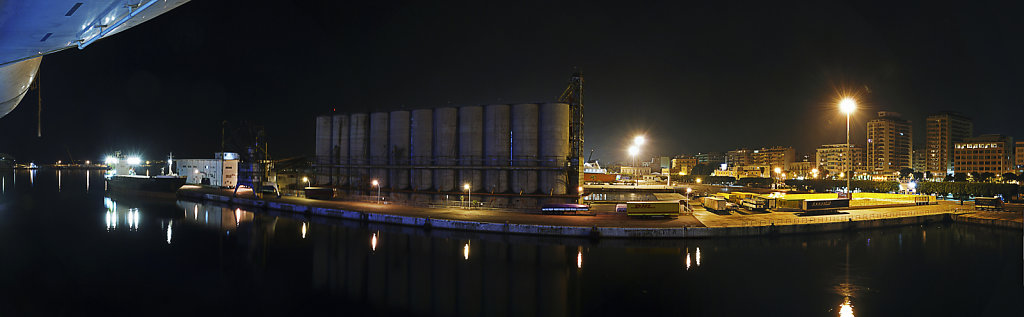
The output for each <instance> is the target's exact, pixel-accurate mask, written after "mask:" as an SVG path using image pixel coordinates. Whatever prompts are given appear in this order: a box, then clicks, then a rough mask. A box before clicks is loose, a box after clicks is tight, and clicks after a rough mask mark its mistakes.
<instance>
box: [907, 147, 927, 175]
mask: <svg viewBox="0 0 1024 317" xmlns="http://www.w3.org/2000/svg"><path fill="white" fill-rule="evenodd" d="M910 166H911V168H913V169H914V171H915V172H924V171H926V170H927V169H926V168H925V166H926V165H925V153H924V150H922V149H914V153H913V161H912V163H911V164H910Z"/></svg>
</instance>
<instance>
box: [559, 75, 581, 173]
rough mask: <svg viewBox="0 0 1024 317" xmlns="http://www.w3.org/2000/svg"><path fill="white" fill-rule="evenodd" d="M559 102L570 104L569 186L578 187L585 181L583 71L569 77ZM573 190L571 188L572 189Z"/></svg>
mask: <svg viewBox="0 0 1024 317" xmlns="http://www.w3.org/2000/svg"><path fill="white" fill-rule="evenodd" d="M558 102H562V103H566V104H569V115H570V118H569V157H568V158H567V161H568V162H569V166H567V167H566V168H567V169H568V170H567V173H568V175H569V177H568V184H566V185H568V186H567V187H568V188H577V187H578V186H580V184H582V183H583V173H581V171H582V168H583V73H582V72H580V71H578V70H577V71H575V72H573V73H572V77H570V79H569V86H568V87H566V88H565V91H563V92H562V95H561V96H559V97H558ZM570 190H571V189H570Z"/></svg>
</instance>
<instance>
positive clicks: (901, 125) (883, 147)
mask: <svg viewBox="0 0 1024 317" xmlns="http://www.w3.org/2000/svg"><path fill="white" fill-rule="evenodd" d="M911 130H912V129H911V122H910V121H909V120H905V119H903V118H901V117H900V114H899V113H897V112H890V111H879V112H878V117H877V118H875V119H872V120H871V121H868V145H867V167H868V171H869V172H870V173H872V174H876V175H877V174H895V173H896V172H899V170H900V169H903V168H913V151H914V143H913V138H912V137H911Z"/></svg>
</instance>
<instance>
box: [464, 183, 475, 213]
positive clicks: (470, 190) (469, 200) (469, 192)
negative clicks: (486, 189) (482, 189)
mask: <svg viewBox="0 0 1024 317" xmlns="http://www.w3.org/2000/svg"><path fill="white" fill-rule="evenodd" d="M462 188H463V189H465V190H466V193H467V195H466V196H467V199H466V202H467V203H469V206H470V207H472V206H473V186H469V183H465V184H463V185H462Z"/></svg>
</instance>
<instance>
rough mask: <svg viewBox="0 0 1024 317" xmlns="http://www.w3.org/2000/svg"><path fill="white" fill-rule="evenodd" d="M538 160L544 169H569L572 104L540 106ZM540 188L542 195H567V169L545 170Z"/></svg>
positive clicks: (546, 104) (541, 177)
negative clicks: (570, 109)
mask: <svg viewBox="0 0 1024 317" xmlns="http://www.w3.org/2000/svg"><path fill="white" fill-rule="evenodd" d="M538 132H539V135H538V139H539V140H540V143H539V146H538V158H539V160H540V165H541V166H544V167H566V166H567V165H566V164H567V163H568V161H567V159H566V158H567V157H568V155H569V104H565V103H545V104H543V105H541V106H540V124H539V129H538ZM540 174H541V175H540V177H539V182H538V183H539V184H538V186H539V187H540V191H541V193H542V194H551V195H563V194H565V193H566V183H567V181H568V177H567V175H566V170H565V169H557V170H542V171H541V172H540Z"/></svg>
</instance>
